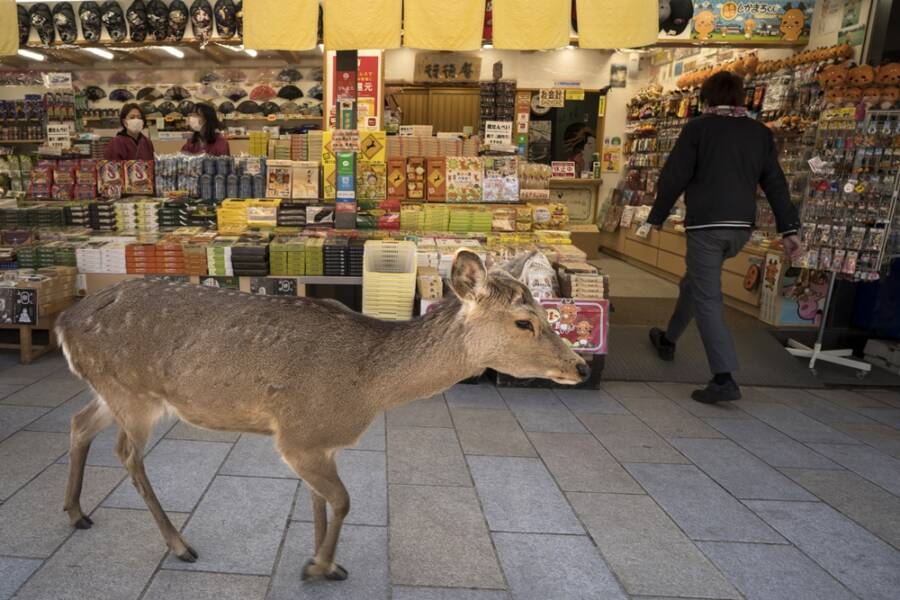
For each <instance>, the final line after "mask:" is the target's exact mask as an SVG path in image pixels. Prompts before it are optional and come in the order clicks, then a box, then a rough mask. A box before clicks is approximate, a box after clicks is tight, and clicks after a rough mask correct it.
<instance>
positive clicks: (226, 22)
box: [215, 0, 237, 40]
mask: <svg viewBox="0 0 900 600" xmlns="http://www.w3.org/2000/svg"><path fill="white" fill-rule="evenodd" d="M215 13H216V31H217V32H218V34H219V37H220V38H224V39H226V40H227V39H231V38H233V37H234V34H235V33H236V32H237V23H236V21H235V16H234V15H235V6H234V0H216V8H215Z"/></svg>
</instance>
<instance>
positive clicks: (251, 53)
mask: <svg viewBox="0 0 900 600" xmlns="http://www.w3.org/2000/svg"><path fill="white" fill-rule="evenodd" d="M244 53H245V54H246V55H247V56H249V57H250V58H256V57H257V55H258V54H259V52H257V51H256V50H253V49H252V48H247V49H245V50H244Z"/></svg>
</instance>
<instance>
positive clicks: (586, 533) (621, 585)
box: [479, 392, 647, 596]
mask: <svg viewBox="0 0 900 600" xmlns="http://www.w3.org/2000/svg"><path fill="white" fill-rule="evenodd" d="M554 395H556V393H555V392H554ZM500 397H501V398H503V395H502V394H501V395H500ZM503 401H504V402H506V399H505V398H504V399H503ZM617 402H618V400H617ZM560 403H561V404H562V405H563V406H565V409H566V410H567V411H568V412H569V413H571V414H572V416H573V417H574V418H575V420H576V421H577V422H578V423H581V426H582V427H584V429H585V431H587V432H588V433H589V434H590V435H591V437H593V438H594V439H595V440H597V443H598V444H600V447H601V448H603V449H604V450H606V452H608V453H609V449H608V448H607V447H606V446H604V445H603V442H601V441H600V440H599V439H597V436H596V435H594V434H593V432H592V431H591V430H590V428H589V427H587V425H586V424H585V423H583V422H582V421H581V419H580V418H578V415H576V414H575V412H574V411H572V410H569V407H568V406H566V405H565V403H564V402H562V400H560ZM507 406H508V405H507ZM626 410H628V409H627V408H626ZM629 412H630V411H629ZM520 427H521V424H520ZM525 437H526V439H528V442H529V443H530V444H531V445H532V447H534V443H533V442H532V441H531V438H530V437H528V435H527V434H526V435H525ZM535 452H536V453H537V458H538V460H539V461H541V464H542V465H544V469H546V470H547V473H548V474H549V475H550V478H551V479H552V480H553V483H555V484H556V487H557V489H559V491H560V493H561V494H562V496H563V498H564V499H565V501H566V504H567V505H568V506H569V510H571V511H572V514H573V515H574V516H575V520H576V521H577V522H578V524H579V525H580V526H581V529H582V531H584V533H583V534H573V533H569V534H553V535H566V536H571V537H582V536H587V539H588V540H590V542H591V544H592V545H593V546H594V549H595V550H596V551H597V556H599V557H600V560H602V561H603V564H604V565H606V569H607V570H608V571H609V573H610V574H611V575H612V577H613V579H615V581H616V583H617V584H618V586H619V589H621V590H622V593H623V594H625V595H626V596H627V595H628V591H627V589H626V587H625V583H624V582H623V581H622V579H621V578H620V577H619V574H618V573H616V571H615V570H614V569H613V567H612V565H611V564H610V562H609V561H608V560H607V559H606V556H605V555H604V554H603V551H602V550H601V548H600V546H599V545H597V540H595V539H594V537H593V536H592V535H591V532H590V530H589V529H588V527H587V526H586V525H585V524H584V521H582V520H581V515H579V514H578V511H577V510H575V507H574V506H573V505H572V501H571V500H570V499H569V492H567V491H565V490H563V488H562V486H561V485H560V484H559V481H557V479H556V476H555V475H554V474H553V471H552V470H551V469H550V467H549V466H548V465H547V463H545V462H544V457H543V456H542V455H541V453H540V451H538V450H537V448H535ZM609 455H610V457H612V459H613V460H614V461H615V462H616V464H617V465H619V467H621V468H622V469H624V468H625V467H623V466H622V463H620V462H619V461H618V460H617V459H616V457H615V456H613V454H612V453H609ZM636 483H637V482H636ZM637 485H638V486H639V487H641V489H643V486H641V485H640V483H638V484H637ZM644 492H646V490H644ZM572 493H577V492H572ZM587 493H596V492H587ZM623 495H628V496H643V495H647V494H646V493H645V494H623ZM479 501H480V500H479ZM482 514H484V512H483V511H482ZM491 533H493V532H491ZM497 533H503V532H500V531H498V532H497ZM513 533H514V532H513ZM519 533H521V532H519ZM533 535H540V534H537V533H535V534H533ZM493 543H494V539H493V536H491V544H492V545H493ZM494 551H495V552H496V548H495V549H494ZM498 556H499V555H498ZM502 569H503V567H502V565H501V571H502ZM505 577H506V574H505V573H504V579H505ZM507 589H509V588H508V587H507Z"/></svg>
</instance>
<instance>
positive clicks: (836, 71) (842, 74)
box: [818, 62, 850, 89]
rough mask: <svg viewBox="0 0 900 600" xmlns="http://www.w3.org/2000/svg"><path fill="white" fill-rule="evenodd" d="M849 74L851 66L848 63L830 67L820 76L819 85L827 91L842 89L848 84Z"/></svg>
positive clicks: (823, 70)
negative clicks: (834, 88)
mask: <svg viewBox="0 0 900 600" xmlns="http://www.w3.org/2000/svg"><path fill="white" fill-rule="evenodd" d="M849 73H850V65H849V64H848V63H845V62H843V63H838V64H836V65H828V66H827V67H825V68H824V69H822V71H821V72H820V73H819V75H818V79H819V85H820V86H822V87H823V88H825V89H828V88H833V87H840V86H842V85H844V84H845V83H847V77H848V75H849Z"/></svg>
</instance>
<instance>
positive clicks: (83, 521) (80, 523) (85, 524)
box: [74, 517, 94, 529]
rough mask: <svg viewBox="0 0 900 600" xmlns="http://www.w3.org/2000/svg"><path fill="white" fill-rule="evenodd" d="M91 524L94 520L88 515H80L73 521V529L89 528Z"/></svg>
mask: <svg viewBox="0 0 900 600" xmlns="http://www.w3.org/2000/svg"><path fill="white" fill-rule="evenodd" d="M93 524H94V522H93V521H91V519H90V518H89V517H81V518H80V519H78V520H77V521H75V523H74V526H75V529H90V528H91V525H93Z"/></svg>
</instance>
